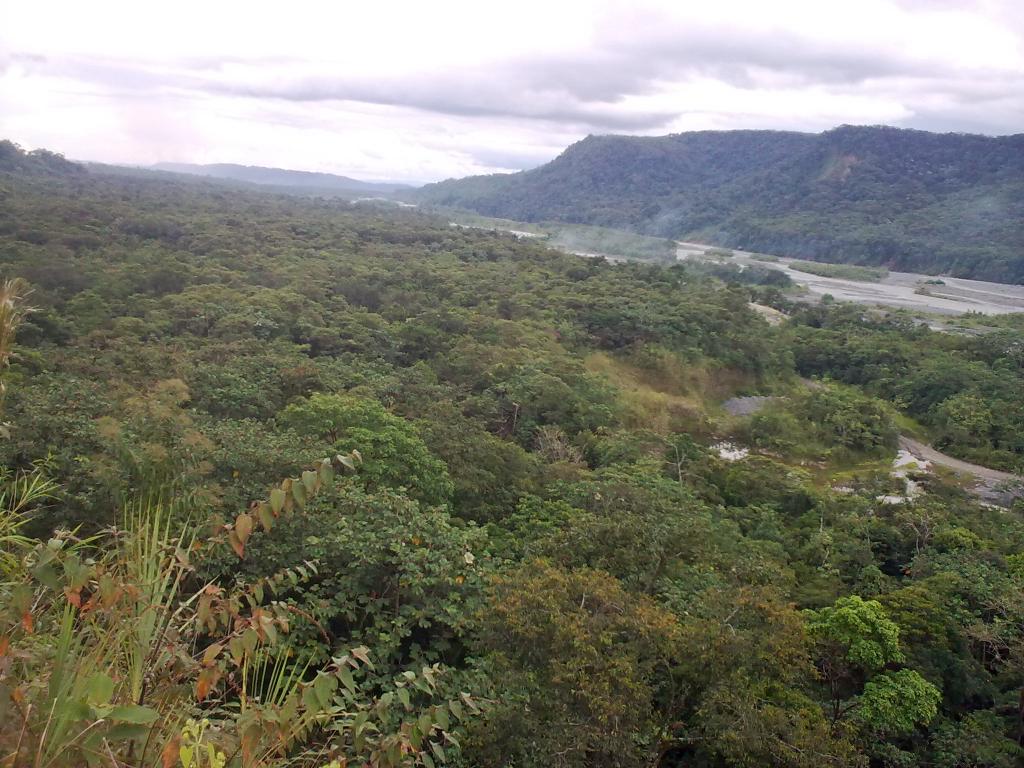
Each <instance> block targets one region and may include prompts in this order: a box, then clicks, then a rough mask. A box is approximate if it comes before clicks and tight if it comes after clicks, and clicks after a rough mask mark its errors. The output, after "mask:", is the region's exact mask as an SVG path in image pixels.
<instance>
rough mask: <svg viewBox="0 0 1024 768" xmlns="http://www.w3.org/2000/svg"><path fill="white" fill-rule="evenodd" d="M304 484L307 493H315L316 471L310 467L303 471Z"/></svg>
mask: <svg viewBox="0 0 1024 768" xmlns="http://www.w3.org/2000/svg"><path fill="white" fill-rule="evenodd" d="M302 484H303V485H304V486H305V487H306V493H309V494H312V493H314V492H315V491H316V472H313V471H312V470H308V469H307V470H306V471H305V472H303V473H302Z"/></svg>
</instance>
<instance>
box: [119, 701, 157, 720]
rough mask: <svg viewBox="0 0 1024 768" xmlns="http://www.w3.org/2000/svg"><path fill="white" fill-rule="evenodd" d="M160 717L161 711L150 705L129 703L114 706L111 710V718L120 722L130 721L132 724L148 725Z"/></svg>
mask: <svg viewBox="0 0 1024 768" xmlns="http://www.w3.org/2000/svg"><path fill="white" fill-rule="evenodd" d="M159 718H160V713H159V712H157V711H156V710H155V709H151V708H150V707H143V706H140V705H138V704H127V705H125V706H123V707H114V708H113V709H112V710H111V712H110V719H111V720H113V721H114V722H118V723H129V724H131V725H148V724H149V723H152V722H155V721H156V720H158V719H159Z"/></svg>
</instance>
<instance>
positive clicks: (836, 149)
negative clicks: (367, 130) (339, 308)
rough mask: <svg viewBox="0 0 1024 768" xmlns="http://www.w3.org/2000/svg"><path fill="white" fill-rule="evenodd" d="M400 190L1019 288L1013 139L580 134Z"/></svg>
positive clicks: (1022, 260)
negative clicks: (509, 161)
mask: <svg viewBox="0 0 1024 768" xmlns="http://www.w3.org/2000/svg"><path fill="white" fill-rule="evenodd" d="M410 194H411V196H412V199H415V200H417V201H420V202H423V203H429V204H433V205H442V206H449V207H456V208H466V209H470V210H473V211H476V212H478V213H482V214H485V215H488V216H499V217H504V218H509V219H518V220H521V221H567V222H575V223H581V224H593V225H600V226H606V227H620V228H624V229H631V230H634V231H637V232H641V233H643V234H648V235H657V236H661V237H672V238H677V239H684V240H692V241H696V242H708V243H715V244H717V245H720V246H727V247H736V248H744V249H747V250H755V251H763V252H766V253H776V254H780V255H783V256H792V257H798V258H805V259H812V260H818V261H831V262H850V263H856V264H868V265H883V266H887V267H891V268H893V269H897V270H903V271H909V272H925V273H930V274H937V273H948V274H952V275H955V276H959V277H971V278H976V279H981V280H994V281H997V282H1006V283H1024V256H1022V255H1021V254H1022V252H1024V134H1019V135H1015V136H1004V137H996V138H992V137H986V136H973V135H965V134H934V133H928V132H925V131H913V130H901V129H896V128H888V127H858V126H842V127H840V128H836V129H834V130H831V131H826V132H824V133H821V134H806V133H793V132H783V131H723V132H715V131H703V132H695V133H681V134H675V135H671V136H662V137H639V136H590V137H588V138H586V139H584V140H583V141H580V142H579V143H577V144H574V145H572V146H571V147H569V148H568V149H567V150H565V152H563V153H562V154H561V155H560V156H559V157H557V158H556V159H555V160H552V161H551V162H550V163H547V164H546V165H542V166H541V167H539V168H535V169H533V170H530V171H524V172H522V173H516V174H508V175H494V176H476V177H471V178H467V179H460V180H453V181H445V182H441V183H439V184H431V185H427V186H426V187H423V188H422V189H420V190H416V191H415V192H413V193H410Z"/></svg>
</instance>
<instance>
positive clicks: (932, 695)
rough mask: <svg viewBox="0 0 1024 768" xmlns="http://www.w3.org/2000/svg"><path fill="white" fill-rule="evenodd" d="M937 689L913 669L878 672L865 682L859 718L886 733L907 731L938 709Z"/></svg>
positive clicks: (930, 717)
mask: <svg viewBox="0 0 1024 768" xmlns="http://www.w3.org/2000/svg"><path fill="white" fill-rule="evenodd" d="M941 700H942V694H941V693H940V692H939V689H938V688H936V687H935V686H934V685H932V684H931V683H929V682H928V681H927V680H925V679H924V678H923V677H921V675H919V674H918V673H917V672H915V671H914V670H912V669H900V670H898V671H896V672H885V673H883V674H881V675H877V676H875V677H874V678H872V679H871V680H869V681H868V682H867V683H865V685H864V693H862V694H861V697H860V710H859V711H858V717H859V718H860V719H861V720H862V721H863V722H864V723H865V724H866V725H867V726H868V727H869V728H872V729H874V730H876V731H880V732H882V733H886V734H897V735H899V734H908V733H910V732H911V731H913V730H914V728H915V727H917V726H919V725H927V724H928V723H930V722H931V721H932V718H934V717H935V715H936V713H937V712H938V705H939V702H940V701H941Z"/></svg>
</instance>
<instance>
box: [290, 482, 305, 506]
mask: <svg viewBox="0 0 1024 768" xmlns="http://www.w3.org/2000/svg"><path fill="white" fill-rule="evenodd" d="M292 498H294V499H295V503H296V504H297V505H298V507H299V509H302V508H303V507H305V506H306V486H304V485H303V484H302V483H292Z"/></svg>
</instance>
